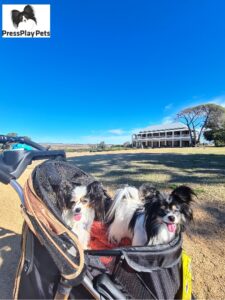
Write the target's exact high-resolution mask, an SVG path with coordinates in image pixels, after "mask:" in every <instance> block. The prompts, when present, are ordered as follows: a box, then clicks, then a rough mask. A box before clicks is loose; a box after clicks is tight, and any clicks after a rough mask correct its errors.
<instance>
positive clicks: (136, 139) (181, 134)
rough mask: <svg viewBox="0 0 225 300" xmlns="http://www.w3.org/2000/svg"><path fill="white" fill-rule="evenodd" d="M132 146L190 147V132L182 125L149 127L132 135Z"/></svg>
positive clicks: (172, 124)
mask: <svg viewBox="0 0 225 300" xmlns="http://www.w3.org/2000/svg"><path fill="white" fill-rule="evenodd" d="M132 145H133V147H137V148H160V147H189V146H191V139H190V132H189V130H188V127H187V126H185V125H184V124H182V123H171V124H163V125H156V126H149V127H147V128H144V129H142V130H141V131H140V132H139V133H137V134H133V135H132Z"/></svg>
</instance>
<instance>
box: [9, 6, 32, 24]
mask: <svg viewBox="0 0 225 300" xmlns="http://www.w3.org/2000/svg"><path fill="white" fill-rule="evenodd" d="M11 16H12V21H13V25H14V26H15V28H18V29H32V27H34V26H35V25H36V24H37V20H36V17H35V15H34V10H33V8H32V6H31V5H26V6H25V7H24V10H23V11H21V12H20V11H18V10H15V9H14V10H12V12H11ZM23 27H24V28H23ZM25 27H26V28H25Z"/></svg>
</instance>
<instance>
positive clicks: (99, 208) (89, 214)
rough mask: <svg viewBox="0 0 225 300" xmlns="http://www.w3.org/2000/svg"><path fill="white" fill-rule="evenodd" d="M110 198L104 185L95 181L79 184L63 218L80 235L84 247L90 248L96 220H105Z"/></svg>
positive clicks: (73, 192)
mask: <svg viewBox="0 0 225 300" xmlns="http://www.w3.org/2000/svg"><path fill="white" fill-rule="evenodd" d="M109 201H111V200H110V198H109V196H108V195H107V193H106V191H105V190H104V188H103V187H102V185H101V184H100V183H99V182H97V181H94V182H92V183H91V184H89V185H87V186H77V187H75V188H74V189H73V191H72V196H71V199H70V201H69V204H68V207H67V209H65V210H64V211H63V214H62V218H63V220H64V221H65V223H66V224H67V225H68V226H70V227H71V229H72V231H73V232H74V233H75V234H76V235H77V236H78V239H79V241H80V242H81V244H82V245H83V248H84V249H87V248H88V244H89V240H90V230H91V226H92V223H93V221H94V220H100V221H103V220H104V218H105V213H106V211H107V208H108V206H109Z"/></svg>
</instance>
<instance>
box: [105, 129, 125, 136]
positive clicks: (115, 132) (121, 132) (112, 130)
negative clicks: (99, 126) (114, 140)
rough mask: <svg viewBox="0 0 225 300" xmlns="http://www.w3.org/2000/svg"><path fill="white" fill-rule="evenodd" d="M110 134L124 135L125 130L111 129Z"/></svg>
mask: <svg viewBox="0 0 225 300" xmlns="http://www.w3.org/2000/svg"><path fill="white" fill-rule="evenodd" d="M108 132H109V133H112V134H116V135H121V134H124V130H122V129H111V130H109V131H108Z"/></svg>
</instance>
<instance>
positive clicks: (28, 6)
mask: <svg viewBox="0 0 225 300" xmlns="http://www.w3.org/2000/svg"><path fill="white" fill-rule="evenodd" d="M23 11H24V12H25V13H27V14H29V16H31V17H34V10H33V8H32V6H30V5H26V6H25V7H24V10H23Z"/></svg>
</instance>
